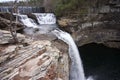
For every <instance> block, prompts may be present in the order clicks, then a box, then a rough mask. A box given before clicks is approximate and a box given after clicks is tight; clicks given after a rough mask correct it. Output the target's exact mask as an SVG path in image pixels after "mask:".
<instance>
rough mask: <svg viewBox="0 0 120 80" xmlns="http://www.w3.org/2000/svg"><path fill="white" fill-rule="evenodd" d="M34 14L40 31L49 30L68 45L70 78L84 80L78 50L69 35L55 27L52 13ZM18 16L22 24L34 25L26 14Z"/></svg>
mask: <svg viewBox="0 0 120 80" xmlns="http://www.w3.org/2000/svg"><path fill="white" fill-rule="evenodd" d="M34 15H35V16H36V17H37V20H38V22H39V24H40V25H39V26H37V27H38V28H41V29H42V31H51V32H52V33H53V34H54V35H56V36H57V37H58V38H59V39H61V40H63V41H64V42H66V43H67V44H68V45H69V56H70V58H71V66H70V80H86V79H85V76H84V70H83V65H82V61H81V58H80V55H79V51H78V49H77V46H76V44H75V42H74V40H73V38H72V37H71V35H70V34H69V33H67V32H64V31H62V30H60V29H58V28H57V26H56V25H55V24H56V18H55V15H54V14H52V13H34ZM19 16H20V20H21V22H23V24H24V25H26V26H28V27H30V26H33V28H34V27H35V25H34V22H32V21H31V19H29V18H28V17H27V16H26V15H19Z"/></svg>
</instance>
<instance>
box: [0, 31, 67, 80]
mask: <svg viewBox="0 0 120 80" xmlns="http://www.w3.org/2000/svg"><path fill="white" fill-rule="evenodd" d="M18 37H19V39H20V40H19V41H20V43H18V44H16V45H15V44H10V42H9V39H10V38H11V35H10V32H8V31H3V30H0V79H1V80H69V57H68V45H67V44H65V43H64V42H62V41H61V40H57V39H54V40H51V41H50V40H43V39H42V40H34V39H31V38H29V37H27V36H24V35H21V34H18Z"/></svg>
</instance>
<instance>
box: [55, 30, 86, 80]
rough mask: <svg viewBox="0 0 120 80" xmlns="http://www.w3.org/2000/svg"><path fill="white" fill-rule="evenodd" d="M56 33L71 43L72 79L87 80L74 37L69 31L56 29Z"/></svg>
mask: <svg viewBox="0 0 120 80" xmlns="http://www.w3.org/2000/svg"><path fill="white" fill-rule="evenodd" d="M53 34H55V35H56V36H57V37H58V38H59V39H61V40H63V41H64V42H66V43H67V44H68V45H69V55H70V58H71V62H72V64H71V67H70V80H85V76H84V70H83V66H82V61H81V59H80V56H79V52H78V49H77V46H76V44H75V43H74V40H73V38H72V37H71V35H70V34H68V33H67V32H64V31H61V30H57V29H56V30H54V31H53Z"/></svg>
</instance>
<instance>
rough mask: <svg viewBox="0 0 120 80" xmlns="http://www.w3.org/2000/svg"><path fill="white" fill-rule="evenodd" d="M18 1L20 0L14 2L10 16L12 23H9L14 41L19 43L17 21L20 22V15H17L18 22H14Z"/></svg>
mask: <svg viewBox="0 0 120 80" xmlns="http://www.w3.org/2000/svg"><path fill="white" fill-rule="evenodd" d="M17 2H18V0H15V1H14V3H13V6H12V11H11V17H10V25H9V28H10V32H11V35H12V37H13V40H14V43H18V39H17V33H16V28H17V22H18V16H17V15H16V24H15V25H13V22H12V21H13V13H18V9H17V7H18V6H17Z"/></svg>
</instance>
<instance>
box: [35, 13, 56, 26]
mask: <svg viewBox="0 0 120 80" xmlns="http://www.w3.org/2000/svg"><path fill="white" fill-rule="evenodd" d="M33 14H34V15H35V16H36V17H37V20H38V22H39V24H56V17H55V15H54V14H53V13H33Z"/></svg>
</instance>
